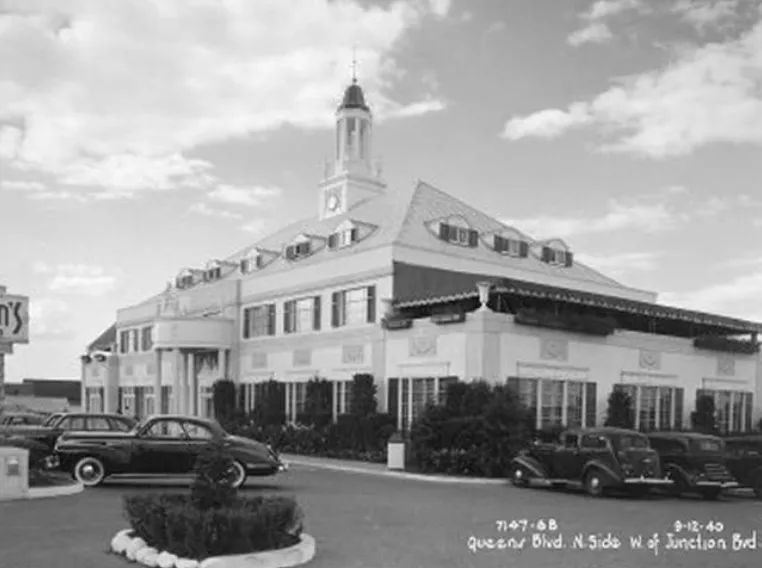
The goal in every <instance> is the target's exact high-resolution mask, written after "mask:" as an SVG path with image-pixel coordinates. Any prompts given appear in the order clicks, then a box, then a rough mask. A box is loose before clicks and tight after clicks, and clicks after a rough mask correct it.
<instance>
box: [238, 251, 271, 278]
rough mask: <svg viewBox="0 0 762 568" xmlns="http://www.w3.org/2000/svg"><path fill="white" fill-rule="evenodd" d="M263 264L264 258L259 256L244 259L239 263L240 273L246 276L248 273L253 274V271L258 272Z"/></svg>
mask: <svg viewBox="0 0 762 568" xmlns="http://www.w3.org/2000/svg"><path fill="white" fill-rule="evenodd" d="M264 264H265V261H264V258H263V257H262V255H261V254H255V255H252V256H250V257H248V258H244V259H243V260H242V261H241V272H243V273H244V274H248V273H249V272H254V271H255V270H259V269H260V268H262V267H263V266H264Z"/></svg>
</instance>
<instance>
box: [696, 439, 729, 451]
mask: <svg viewBox="0 0 762 568" xmlns="http://www.w3.org/2000/svg"><path fill="white" fill-rule="evenodd" d="M698 449H699V451H700V452H706V453H712V454H719V453H722V450H723V448H722V442H719V441H715V440H699V441H698Z"/></svg>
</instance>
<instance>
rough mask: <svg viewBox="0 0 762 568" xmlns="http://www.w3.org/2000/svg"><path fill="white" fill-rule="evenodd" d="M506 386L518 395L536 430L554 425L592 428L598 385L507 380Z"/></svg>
mask: <svg viewBox="0 0 762 568" xmlns="http://www.w3.org/2000/svg"><path fill="white" fill-rule="evenodd" d="M507 385H508V386H509V387H510V388H512V389H513V390H514V392H516V393H517V395H518V397H519V400H520V401H521V403H522V404H523V405H524V406H525V407H526V408H527V411H528V412H529V415H530V417H531V420H532V421H533V423H534V424H535V427H536V428H538V429H546V428H549V427H551V426H557V425H563V426H566V427H568V428H576V427H582V428H584V427H591V426H595V423H596V417H597V385H596V384H595V383H594V382H588V381H565V380H551V379H535V378H518V377H509V378H508V380H507Z"/></svg>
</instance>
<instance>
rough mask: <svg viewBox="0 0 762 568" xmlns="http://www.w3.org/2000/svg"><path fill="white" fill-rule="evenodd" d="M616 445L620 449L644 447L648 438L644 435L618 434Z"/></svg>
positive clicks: (646, 446)
mask: <svg viewBox="0 0 762 568" xmlns="http://www.w3.org/2000/svg"><path fill="white" fill-rule="evenodd" d="M617 446H619V449H621V450H632V449H646V448H648V438H646V437H645V436H619V439H618V440H617Z"/></svg>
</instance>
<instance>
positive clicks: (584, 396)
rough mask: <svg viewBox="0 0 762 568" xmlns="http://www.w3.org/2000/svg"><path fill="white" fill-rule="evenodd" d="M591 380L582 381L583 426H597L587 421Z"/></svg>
mask: <svg viewBox="0 0 762 568" xmlns="http://www.w3.org/2000/svg"><path fill="white" fill-rule="evenodd" d="M588 382H589V381H583V382H582V420H581V424H582V427H583V428H587V427H588V426H595V424H588V423H587V385H588Z"/></svg>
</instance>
